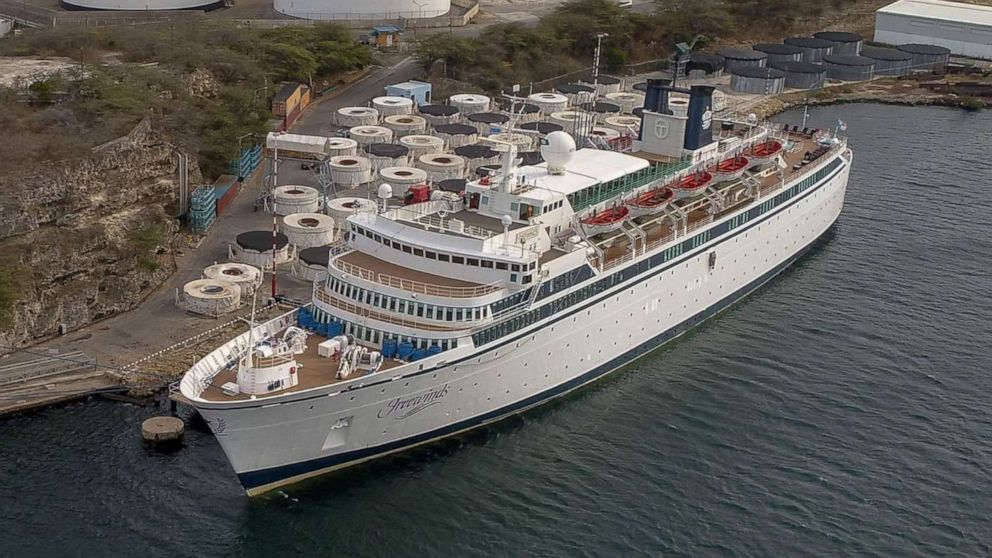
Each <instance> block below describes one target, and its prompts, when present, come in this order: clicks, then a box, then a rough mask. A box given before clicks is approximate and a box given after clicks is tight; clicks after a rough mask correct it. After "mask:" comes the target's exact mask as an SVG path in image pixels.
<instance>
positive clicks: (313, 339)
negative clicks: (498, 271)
mask: <svg viewBox="0 0 992 558" xmlns="http://www.w3.org/2000/svg"><path fill="white" fill-rule="evenodd" d="M326 340H327V338H326V337H322V336H320V335H315V334H311V335H310V336H309V337H307V350H306V352H304V353H303V354H299V355H296V365H297V373H296V375H297V380H298V382H299V383H297V384H296V385H295V386H293V387H291V388H289V389H284V390H281V391H277V392H275V393H273V394H272V395H284V394H287V393H293V392H297V391H304V390H308V389H312V388H316V387H321V386H328V385H333V384H337V383H340V382H344V381H347V380H339V379H337V378H336V375H337V372H338V361H337V360H335V359H331V358H325V357H322V356H319V355H318V354H317V345H319V344H321V343H323V342H324V341H326ZM402 364H403V363H402V362H399V361H397V360H395V359H385V360H384V361H383V363H382V366H381V367H380V368H379V370H378V371H379V372H382V371H384V370H389V369H390V368H396V367H397V366H400V365H402ZM368 373H369V372H368V371H365V370H357V371H355V373H354V374H353V375H352V376H351V377H350V378H348V379H349V380H353V379H355V378H358V377H361V375H362V374H368ZM228 382H233V383H238V378H237V370H236V369H235V368H229V369H226V370H224V371H222V372H220V373H219V374H217V375H216V376H214V378H213V380H212V381H211V382H210V385H209V386H208V387H207V389H205V390H203V393H201V394H200V397H202V398H203V399H206V400H207V401H244V400H246V399H249V398H250V395H249V394H247V393H239V394H238V395H227V394H225V393H224V392H223V390H222V389H221V386H223V385H224V384H226V383H228ZM259 397H260V398H261V397H266V396H265V395H260V396H259Z"/></svg>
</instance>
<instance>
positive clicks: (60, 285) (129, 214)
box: [0, 119, 200, 353]
mask: <svg viewBox="0 0 992 558" xmlns="http://www.w3.org/2000/svg"><path fill="white" fill-rule="evenodd" d="M189 161H190V162H189V165H190V168H189V184H196V183H198V182H199V181H200V173H199V169H198V168H197V167H196V162H195V157H189ZM178 189H179V179H178V163H177V156H176V154H175V153H174V152H173V150H172V148H171V147H170V146H169V145H168V144H167V143H166V138H164V137H162V135H161V134H160V133H158V132H156V131H155V130H154V129H153V127H152V125H151V123H150V121H149V120H148V119H146V120H144V121H142V122H141V123H140V124H139V125H138V126H137V127H135V129H134V130H132V132H131V133H129V134H128V135H127V136H124V137H121V138H119V139H117V140H114V141H112V142H109V143H107V144H104V145H102V146H99V147H97V148H94V149H93V151H92V153H89V154H87V156H86V157H84V158H82V159H80V160H76V161H73V162H66V163H64V164H54V165H51V166H50V167H48V168H45V169H41V170H37V169H36V170H35V172H32V173H31V174H22V175H19V176H9V175H2V176H0V291H6V292H0V353H3V352H5V350H4V347H11V346H18V345H23V344H24V343H27V342H29V341H31V340H33V339H36V338H39V337H44V336H47V335H51V334H55V333H58V331H59V328H60V327H65V328H68V330H70V331H71V330H73V329H76V328H78V327H81V326H83V325H85V324H87V323H90V322H92V321H94V320H98V319H100V318H104V317H107V316H109V315H111V314H115V313H118V312H123V311H125V310H128V309H130V308H132V307H133V306H134V305H135V304H136V303H137V302H139V301H140V300H141V298H142V297H143V296H144V295H145V294H146V293H147V292H148V291H149V290H150V289H152V288H154V287H155V286H157V285H158V284H160V283H161V282H162V281H163V280H164V279H165V278H166V277H167V276H168V275H169V273H171V271H172V269H173V264H172V258H171V254H170V252H171V246H170V243H171V239H172V238H173V237H174V235H175V233H176V231H177V229H178V226H177V223H176V222H175V220H174V219H172V218H170V217H169V215H170V214H172V213H174V208H175V206H176V199H177V195H178Z"/></svg>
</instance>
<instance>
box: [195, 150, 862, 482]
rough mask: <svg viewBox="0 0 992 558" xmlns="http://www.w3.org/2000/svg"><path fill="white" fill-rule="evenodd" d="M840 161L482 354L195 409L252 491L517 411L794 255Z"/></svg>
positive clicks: (823, 215)
mask: <svg viewBox="0 0 992 558" xmlns="http://www.w3.org/2000/svg"><path fill="white" fill-rule="evenodd" d="M844 157H846V159H845V158H843V157H842V158H841V159H840V160H841V161H842V164H841V165H840V166H839V167H837V168H836V169H835V170H834V171H831V174H829V175H828V176H827V177H825V178H823V179H822V180H821V181H820V182H818V183H816V184H813V185H812V186H810V187H808V188H807V189H805V190H804V191H802V193H800V194H797V195H795V196H794V197H792V198H791V199H789V200H788V201H786V202H783V203H781V204H780V205H779V206H777V207H775V209H774V210H771V211H769V212H767V213H764V214H762V215H761V216H760V217H759V218H756V219H753V220H751V221H749V222H748V223H747V224H746V225H744V226H740V227H737V228H735V229H733V230H732V231H730V232H727V233H724V234H721V235H720V236H714V237H713V238H711V239H710V240H709V241H708V242H705V243H702V244H700V245H699V246H698V247H696V248H693V249H692V250H686V251H685V252H684V253H682V254H681V255H680V256H679V257H677V258H674V259H671V260H669V261H667V262H665V263H664V264H662V265H659V266H657V267H654V268H652V269H649V270H647V271H644V272H643V273H640V274H639V275H637V276H635V277H633V278H631V279H630V280H625V281H624V282H622V283H620V284H618V285H617V286H616V287H613V288H610V289H607V290H604V291H603V292H601V293H599V294H596V295H594V296H592V297H589V298H588V299H585V300H583V301H582V302H579V303H577V304H574V305H572V306H570V307H568V308H567V309H566V310H563V311H561V312H558V313H555V314H554V315H552V316H550V317H547V318H545V319H544V320H542V321H538V322H536V323H534V324H532V325H530V326H528V327H525V328H522V329H520V330H518V331H515V332H514V333H511V334H509V335H506V336H505V337H503V338H500V339H498V340H496V341H494V342H492V343H489V344H487V345H483V346H482V347H481V348H480V349H473V348H466V347H459V348H457V349H453V350H451V351H448V352H446V353H444V354H442V355H440V356H439V357H438V358H440V359H442V360H441V361H438V360H437V358H435V359H433V360H430V359H429V360H428V361H425V362H427V363H428V364H426V365H425V368H424V370H423V371H422V372H417V373H412V374H410V375H408V376H406V377H402V378H398V379H394V378H390V377H389V376H388V375H387V376H386V377H385V378H382V379H371V378H370V379H369V381H368V383H366V384H364V385H361V384H358V385H359V386H361V387H354V388H353V389H350V390H347V391H338V390H340V389H341V388H340V386H329V387H326V388H322V389H320V390H316V391H315V392H314V391H310V392H302V393H299V394H295V395H294V396H293V397H289V398H287V400H285V401H278V402H276V401H270V402H264V401H257V402H253V401H240V402H234V403H231V402H217V403H212V402H206V401H194V405H195V407H196V408H197V409H198V411H199V412H200V413H201V414H202V415H203V417H204V418H205V419H206V420H207V421H208V423H209V424H210V426H211V428H212V430H213V431H214V432H215V434H216V435H217V439H218V440H219V441H220V444H221V446H222V448H223V449H224V452H225V453H226V454H227V457H228V459H229V460H230V462H231V464H232V466H233V467H234V470H235V471H236V472H237V474H238V477H239V478H240V480H241V482H242V484H243V485H244V486H245V489H246V490H247V491H248V493H249V494H252V495H254V494H259V493H262V492H265V491H268V490H271V489H273V488H276V487H278V486H281V485H285V484H290V483H293V482H296V481H298V480H301V479H304V478H307V477H311V476H315V475H318V474H321V473H324V472H327V471H329V470H332V469H337V468H342V467H347V466H350V465H354V464H357V463H360V462H363V461H367V460H370V459H373V458H376V457H380V456H383V455H386V454H389V453H393V452H396V451H400V450H404V449H408V448H410V447H414V446H417V445H421V444H424V443H427V442H430V441H433V440H436V439H439V438H442V437H445V436H450V435H453V434H457V433H459V432H463V431H466V430H470V429H472V428H476V427H479V426H482V425H485V424H489V423H492V422H494V421H497V420H499V419H501V418H504V417H506V416H509V415H512V414H514V413H519V412H521V411H524V410H526V409H528V408H530V407H533V406H536V405H538V404H541V403H543V402H545V401H548V400H549V399H552V398H555V397H560V396H562V395H565V394H567V393H569V392H570V391H572V390H574V389H576V388H579V387H581V386H583V385H585V384H588V383H589V382H592V381H594V380H596V379H598V378H601V377H603V376H604V375H606V374H608V373H609V372H611V371H613V370H616V369H618V368H620V367H622V366H624V365H626V364H628V363H630V362H631V361H632V360H634V359H636V358H638V357H641V356H643V355H645V354H647V353H648V352H650V351H652V350H653V349H655V348H657V347H659V346H661V345H662V344H664V343H666V342H667V341H670V340H671V339H674V338H675V337H678V336H679V335H681V334H682V333H684V332H686V331H687V330H688V329H690V328H692V327H694V326H696V325H698V324H699V323H700V322H701V321H703V320H705V319H707V318H709V317H710V316H712V315H714V314H715V313H717V312H719V311H721V310H723V309H724V308H726V307H728V306H730V305H731V304H733V303H734V302H735V301H737V300H739V299H740V298H742V297H743V296H745V295H747V294H748V293H749V292H751V291H753V290H755V289H756V288H758V287H760V286H761V285H762V284H763V283H765V282H766V281H768V280H770V279H771V278H772V277H774V276H775V275H776V274H778V273H779V272H781V271H782V270H783V269H785V268H786V267H787V266H788V265H789V264H791V263H792V262H794V261H795V260H796V259H797V258H798V257H799V256H800V255H802V253H803V252H804V251H805V250H806V249H808V248H809V247H810V246H811V245H812V244H813V243H814V242H815V241H816V239H818V238H819V237H820V236H821V235H822V234H823V233H824V232H825V231H827V230H828V229H829V228H830V226H831V225H832V224H833V223H834V222H835V220H836V219H837V217H838V215H839V214H840V211H841V208H842V206H843V203H844V195H845V190H846V187H847V180H848V173H849V169H850V160H849V152H847V154H845V155H844ZM761 201H763V200H759V202H758V203H761ZM732 217H733V216H727V217H726V218H723V219H721V220H720V221H714V222H713V223H712V224H711V225H709V228H712V229H715V228H716V226H717V225H718V224H719V223H723V222H725V221H726V220H727V219H730V218H732ZM700 230H705V229H700ZM713 253H715V254H716V255H715V262H714V261H713V258H714V256H711V254H713ZM651 256H652V254H650V253H649V254H647V255H645V256H643V257H641V258H638V259H636V260H634V261H633V262H630V263H629V264H627V266H636V265H637V262H639V261H642V260H644V259H645V258H650V257H651ZM616 269H622V268H616ZM616 269H613V270H609V271H608V272H607V274H608V273H615V272H616ZM597 278H599V277H597ZM595 280H596V278H594V279H592V281H595ZM566 294H567V293H566ZM556 296H557V295H556ZM553 299H554V297H548V298H547V299H546V300H553ZM546 300H545V301H539V302H538V305H541V304H544V303H545V302H546ZM435 365H436V366H435Z"/></svg>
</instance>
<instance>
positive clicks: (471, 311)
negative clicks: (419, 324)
mask: <svg viewBox="0 0 992 558" xmlns="http://www.w3.org/2000/svg"><path fill="white" fill-rule="evenodd" d="M327 280H328V288H329V289H330V290H331V291H333V292H335V293H337V294H339V295H341V296H342V297H345V298H350V299H351V300H354V301H357V302H360V303H362V304H366V305H368V306H375V307H377V308H382V309H383V310H388V311H390V312H395V313H397V314H406V315H408V316H416V317H418V318H426V319H428V320H438V321H446V322H474V321H478V320H481V319H483V318H484V317H485V316H486V308H487V307H486V306H473V307H467V308H466V307H457V306H456V307H452V306H436V305H433V304H424V303H422V302H415V301H412V300H407V299H405V298H396V297H393V296H389V295H386V294H382V293H378V292H375V291H370V290H368V289H363V288H361V287H357V286H355V285H352V284H351V283H347V282H345V281H341V280H340V279H338V278H336V277H328V279H327Z"/></svg>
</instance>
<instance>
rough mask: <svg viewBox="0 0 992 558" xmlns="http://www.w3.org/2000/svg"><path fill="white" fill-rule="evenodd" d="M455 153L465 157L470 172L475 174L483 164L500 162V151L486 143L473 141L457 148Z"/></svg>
mask: <svg viewBox="0 0 992 558" xmlns="http://www.w3.org/2000/svg"><path fill="white" fill-rule="evenodd" d="M455 155H458V156H459V157H462V158H463V159H465V165H466V168H467V169H468V172H469V174H474V173H475V169H477V168H479V167H481V166H483V165H495V164H498V163H499V151H496V150H495V149H493V148H492V147H491V146H489V145H486V144H484V143H473V144H472V145H463V146H461V147H458V148H455ZM448 180H453V179H448Z"/></svg>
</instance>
